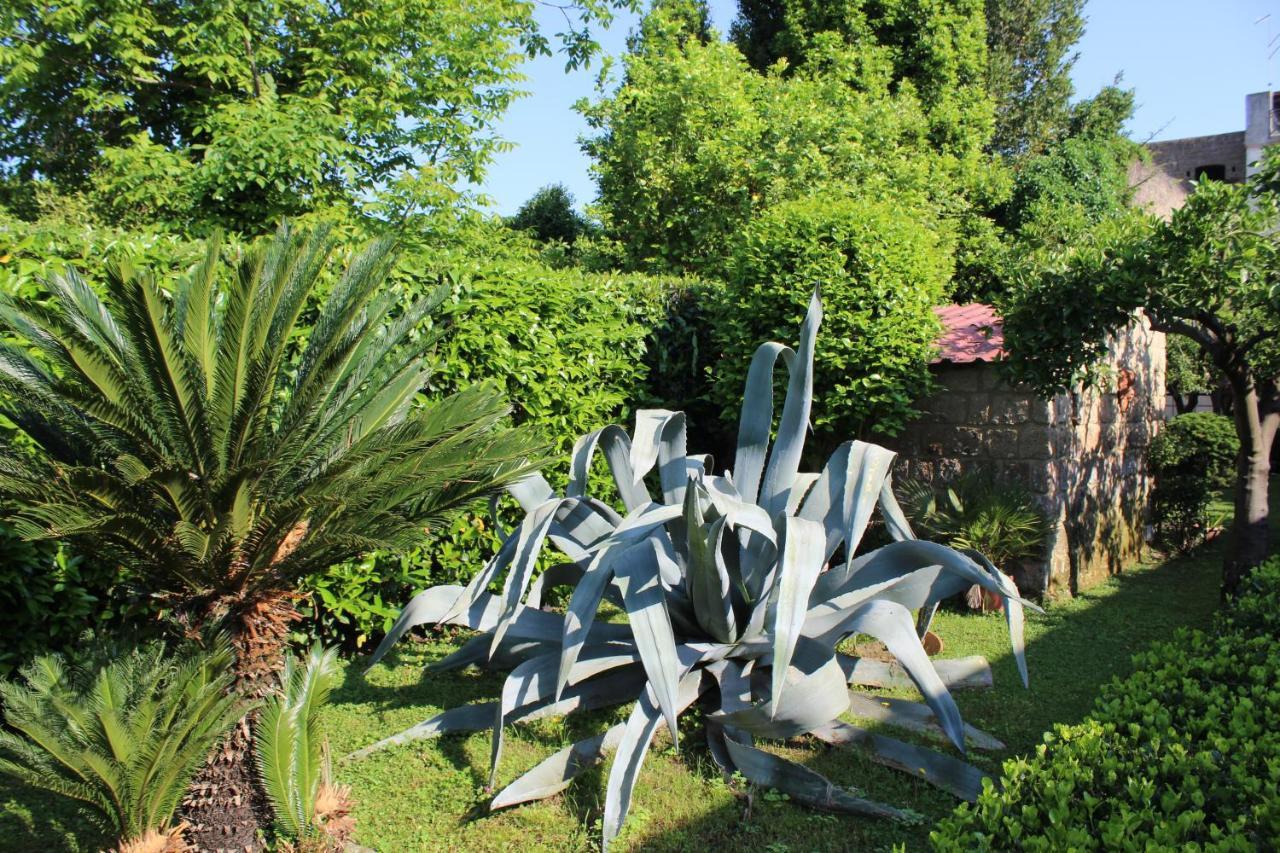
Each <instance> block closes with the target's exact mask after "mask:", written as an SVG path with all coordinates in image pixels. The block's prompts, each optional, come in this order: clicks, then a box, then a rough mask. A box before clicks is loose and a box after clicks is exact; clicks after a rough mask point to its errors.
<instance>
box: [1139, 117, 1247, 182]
mask: <svg viewBox="0 0 1280 853" xmlns="http://www.w3.org/2000/svg"><path fill="white" fill-rule="evenodd" d="M1147 150H1148V151H1150V152H1151V160H1152V162H1153V163H1155V164H1156V165H1157V166H1159V167H1160V168H1161V169H1163V170H1164V171H1165V172H1166V173H1167V174H1168V175H1169V176H1170V177H1172V178H1176V179H1180V180H1194V179H1195V178H1196V170H1197V169H1199V168H1201V167H1202V166H1215V165H1216V166H1222V168H1223V178H1224V179H1225V180H1227V181H1229V182H1231V183H1237V182H1239V181H1243V180H1244V179H1245V139H1244V131H1243V130H1237V131H1235V132H1233V133H1217V134H1214V135H1213V136H1192V137H1189V138H1187V139H1170V140H1168V141H1166V142H1148V143H1147Z"/></svg>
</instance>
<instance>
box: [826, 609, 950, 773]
mask: <svg viewBox="0 0 1280 853" xmlns="http://www.w3.org/2000/svg"><path fill="white" fill-rule="evenodd" d="M845 627H846V628H847V629H848V630H849V631H850V632H852V631H860V632H862V633H864V634H870V635H871V636H873V637H875V638H876V639H877V640H879V641H880V642H882V643H884V644H885V646H887V647H888V649H889V651H890V652H891V653H892V654H893V656H894V657H895V658H897V660H898V662H899V663H900V664H902V667H903V669H905V670H906V671H907V673H908V674H909V675H910V676H911V680H912V681H914V682H915V683H916V686H917V687H918V688H919V689H920V692H921V693H922V694H923V695H924V698H925V701H926V702H928V703H929V707H930V708H932V709H933V712H934V714H936V715H937V717H938V722H939V724H941V726H942V730H943V731H944V732H946V733H947V737H949V738H950V739H951V742H952V743H954V744H955V745H956V749H958V750H960V751H961V752H964V722H963V721H962V720H961V719H960V709H959V708H957V707H956V702H955V699H953V698H951V693H950V692H948V691H947V686H946V685H945V684H943V683H942V679H941V678H939V677H938V673H937V671H936V670H934V668H933V664H932V663H931V662H930V661H929V655H928V654H926V653H925V650H924V646H922V645H921V644H920V638H919V637H918V636H917V635H916V632H915V626H914V624H913V622H912V619H911V612H910V611H908V610H907V609H906V608H905V607H903V606H902V605H901V604H898V603H897V602H893V601H885V600H883V599H878V600H875V601H869V602H867V603H866V604H864V605H862V606H861V607H859V608H858V609H857V610H856V611H854V613H853V615H852V616H851V617H850V618H849V619H848V620H846V622H845Z"/></svg>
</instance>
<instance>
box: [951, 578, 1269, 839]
mask: <svg viewBox="0 0 1280 853" xmlns="http://www.w3.org/2000/svg"><path fill="white" fill-rule="evenodd" d="M1277 636H1280V559H1272V560H1271V561H1270V562H1268V563H1267V564H1266V565H1264V566H1262V567H1261V568H1259V569H1257V570H1256V571H1255V572H1254V573H1253V575H1252V576H1251V577H1250V578H1249V579H1248V580H1246V582H1245V586H1244V591H1243V592H1242V594H1241V595H1240V597H1239V598H1238V599H1237V600H1236V601H1235V602H1234V603H1233V604H1232V605H1231V606H1229V607H1228V609H1226V610H1224V611H1223V612H1222V613H1221V614H1220V615H1219V616H1218V618H1217V620H1216V621H1215V623H1214V626H1213V628H1212V629H1211V630H1209V631H1207V632H1205V631H1187V630H1185V629H1184V630H1182V631H1180V632H1179V633H1178V634H1177V635H1176V636H1175V637H1174V639H1173V640H1171V641H1169V642H1166V643H1162V644H1159V645H1157V646H1155V647H1154V648H1152V649H1151V650H1150V651H1148V652H1146V653H1145V654H1142V655H1139V656H1138V657H1137V658H1135V663H1136V671H1135V672H1134V673H1133V675H1131V676H1130V677H1129V678H1127V679H1125V680H1123V681H1119V680H1117V681H1114V682H1112V683H1111V684H1110V685H1108V686H1107V687H1106V688H1105V689H1104V690H1103V692H1102V695H1101V697H1100V698H1099V700H1098V704H1097V706H1096V708H1095V710H1094V712H1093V714H1092V715H1091V716H1090V717H1089V718H1088V719H1087V720H1086V721H1085V722H1083V723H1081V724H1079V725H1075V726H1062V725H1060V726H1057V727H1056V728H1055V730H1054V731H1053V732H1052V733H1051V734H1048V735H1046V736H1045V742H1044V743H1043V744H1042V745H1041V746H1040V747H1038V748H1037V750H1036V753H1035V755H1033V756H1031V757H1030V758H1017V759H1013V760H1010V761H1008V762H1006V763H1005V765H1004V778H1003V786H1002V787H996V786H994V785H992V784H990V783H989V782H988V783H987V784H986V785H985V786H984V790H983V793H982V796H981V797H980V798H979V800H978V802H977V803H976V804H973V805H963V806H961V807H960V808H959V809H958V810H957V811H956V813H955V814H954V815H953V816H952V817H950V818H948V819H947V820H945V821H943V822H942V823H940V824H939V825H938V828H937V830H935V831H934V832H933V833H932V835H931V839H932V841H933V844H934V847H935V848H936V849H938V850H948V851H950V850H957V851H958V850H966V851H967V850H1014V849H1017V850H1086V849H1108V850H1117V849H1119V850H1171V849H1195V850H1199V849H1204V850H1267V849H1275V847H1276V845H1277V844H1278V843H1280V686H1277V682H1276V672H1278V671H1280V643H1277V642H1276V637H1277Z"/></svg>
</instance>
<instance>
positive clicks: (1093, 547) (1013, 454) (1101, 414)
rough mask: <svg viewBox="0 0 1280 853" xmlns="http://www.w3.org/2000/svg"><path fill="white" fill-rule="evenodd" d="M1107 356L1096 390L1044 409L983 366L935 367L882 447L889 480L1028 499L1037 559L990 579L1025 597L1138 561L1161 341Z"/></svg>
mask: <svg viewBox="0 0 1280 853" xmlns="http://www.w3.org/2000/svg"><path fill="white" fill-rule="evenodd" d="M1113 352H1114V353H1115V358H1114V359H1113V361H1112V367H1113V375H1112V376H1111V378H1110V380H1109V384H1108V385H1107V386H1106V387H1104V388H1102V389H1100V390H1092V391H1087V392H1083V393H1080V394H1077V395H1072V396H1069V395H1063V396H1060V397H1058V398H1056V399H1054V400H1052V401H1044V400H1039V399H1037V398H1036V397H1035V396H1034V395H1033V394H1031V393H1030V392H1029V391H1027V390H1025V389H1021V388H1014V387H1011V386H1009V385H1008V384H1007V383H1005V382H1003V381H1002V380H1001V379H999V377H998V376H997V375H996V370H995V367H994V366H993V365H991V364H987V363H983V362H978V363H974V364H965V365H946V364H944V365H938V366H937V367H936V371H937V374H936V375H937V379H938V382H939V385H940V386H942V389H941V390H939V391H938V392H937V393H935V394H934V395H932V396H931V397H929V398H927V399H925V400H923V401H921V402H920V408H921V411H922V412H923V415H922V417H921V418H920V419H919V420H917V421H915V422H913V423H912V424H910V425H909V426H908V427H907V429H906V430H905V431H904V432H903V434H902V435H900V436H898V438H896V439H895V440H893V441H892V442H886V444H888V445H889V446H891V447H892V448H893V449H895V450H897V451H898V453H899V459H898V463H897V467H896V468H895V476H897V477H918V478H921V479H925V480H935V479H939V478H944V479H945V478H950V477H953V476H955V475H957V474H960V473H964V472H967V471H988V472H990V473H992V474H993V475H994V476H995V477H997V478H998V479H1003V480H1007V481H1012V482H1018V483H1021V484H1023V485H1024V486H1026V487H1027V488H1028V489H1030V490H1031V491H1032V492H1033V493H1034V494H1035V495H1036V496H1037V499H1038V501H1039V503H1040V504H1041V506H1042V508H1043V509H1044V510H1045V511H1046V513H1047V514H1048V516H1049V518H1050V519H1051V520H1052V522H1053V533H1052V535H1051V536H1050V540H1049V542H1048V544H1047V546H1046V549H1045V554H1044V558H1043V559H1042V560H1040V561H1038V562H1036V561H1033V562H1031V563H1029V564H1027V565H1024V566H1005V567H1002V568H1003V569H1005V571H1009V572H1012V573H1014V574H1015V577H1016V578H1017V580H1018V582H1019V585H1020V586H1021V587H1022V588H1023V589H1024V590H1025V591H1027V592H1031V593H1040V592H1046V591H1048V592H1052V593H1055V594H1057V593H1071V592H1075V591H1077V590H1079V589H1083V588H1085V587H1087V586H1089V585H1090V584H1093V583H1096V582H1097V581H1098V580H1101V579H1102V578H1105V577H1106V576H1107V575H1108V574H1111V573H1115V572H1118V571H1119V570H1120V568H1121V567H1122V566H1123V565H1124V564H1125V563H1127V562H1129V561H1131V560H1133V559H1134V558H1136V557H1137V556H1138V554H1139V552H1140V550H1141V547H1142V542H1143V533H1144V529H1145V525H1146V519H1145V512H1146V502H1147V496H1148V494H1149V491H1150V478H1149V477H1148V475H1147V472H1146V465H1145V455H1146V447H1147V445H1148V444H1149V443H1150V440H1151V437H1152V436H1153V435H1154V433H1155V430H1156V429H1157V428H1158V425H1159V423H1160V421H1161V419H1162V413H1163V404H1164V399H1165V391H1164V336H1163V335H1161V334H1158V333H1153V332H1151V331H1150V329H1149V328H1148V327H1147V326H1146V325H1145V324H1141V325H1135V326H1134V327H1132V328H1131V329H1130V330H1129V331H1127V332H1126V333H1125V334H1123V335H1121V336H1120V339H1119V340H1118V341H1117V342H1116V344H1115V345H1114V346H1113Z"/></svg>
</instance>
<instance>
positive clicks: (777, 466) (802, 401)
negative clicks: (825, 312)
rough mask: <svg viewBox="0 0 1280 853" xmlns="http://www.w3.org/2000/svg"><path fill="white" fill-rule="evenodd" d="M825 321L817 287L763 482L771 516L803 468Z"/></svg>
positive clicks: (762, 500)
mask: <svg viewBox="0 0 1280 853" xmlns="http://www.w3.org/2000/svg"><path fill="white" fill-rule="evenodd" d="M821 325H822V300H820V299H819V298H818V291H817V290H815V291H814V292H813V295H812V296H811V297H810V298H809V310H808V312H807V313H806V314H805V318H804V323H803V324H802V325H801V326H800V347H799V350H798V351H797V354H796V360H795V366H794V367H793V368H792V370H791V381H790V382H789V383H788V384H787V399H786V402H784V403H783V404H782V419H781V420H780V421H779V423H778V435H777V438H775V439H774V442H773V450H772V451H770V453H769V467H768V468H767V469H765V474H764V482H763V483H761V484H760V499H759V500H758V501H757V503H759V504H760V506H761V507H762V508H763V509H764V511H765V512H767V513H768V514H769V516H770V518H774V517H777V516H778V515H780V514H782V513H784V512H785V511H786V508H787V499H788V497H789V496H790V494H791V487H792V485H794V483H795V479H796V473H797V472H798V471H799V470H800V456H801V454H802V453H803V452H804V440H805V436H806V434H807V433H808V431H809V410H810V409H811V408H812V406H813V352H814V347H815V346H816V345H817V341H818V327H819V326H821Z"/></svg>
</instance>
